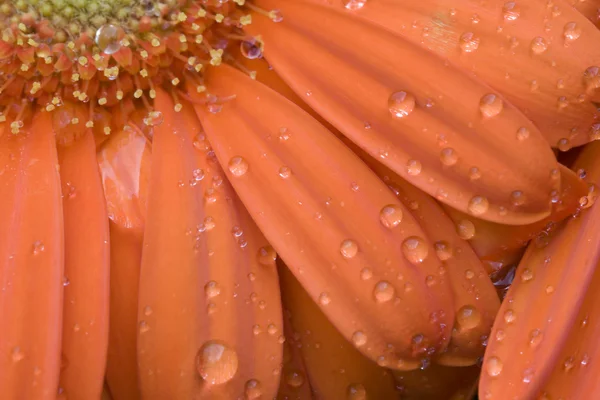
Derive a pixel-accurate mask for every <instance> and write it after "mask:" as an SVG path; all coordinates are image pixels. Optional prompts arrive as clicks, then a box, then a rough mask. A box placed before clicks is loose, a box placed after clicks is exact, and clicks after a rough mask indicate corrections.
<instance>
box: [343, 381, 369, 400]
mask: <svg viewBox="0 0 600 400" xmlns="http://www.w3.org/2000/svg"><path fill="white" fill-rule="evenodd" d="M346 399H347V400H367V390H366V389H365V387H364V386H363V385H361V384H360V383H353V384H351V385H349V386H348V389H347V390H346Z"/></svg>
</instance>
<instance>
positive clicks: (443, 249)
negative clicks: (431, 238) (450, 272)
mask: <svg viewBox="0 0 600 400" xmlns="http://www.w3.org/2000/svg"><path fill="white" fill-rule="evenodd" d="M433 248H434V249H435V254H436V255H437V256H438V258H439V259H440V260H442V261H446V260H449V259H451V258H452V255H453V253H454V251H453V250H452V246H450V244H449V243H448V242H445V241H443V240H440V241H437V242H435V243H434V244H433Z"/></svg>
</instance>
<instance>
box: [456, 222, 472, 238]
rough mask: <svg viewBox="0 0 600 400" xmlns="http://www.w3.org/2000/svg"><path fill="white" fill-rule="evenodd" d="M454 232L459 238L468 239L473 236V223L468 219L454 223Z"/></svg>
mask: <svg viewBox="0 0 600 400" xmlns="http://www.w3.org/2000/svg"><path fill="white" fill-rule="evenodd" d="M456 232H457V233H458V236H459V237H460V238H461V239H465V240H469V239H471V238H473V236H475V225H474V224H473V223H472V222H471V221H469V220H468V219H463V220H460V221H459V222H458V224H457V225H456Z"/></svg>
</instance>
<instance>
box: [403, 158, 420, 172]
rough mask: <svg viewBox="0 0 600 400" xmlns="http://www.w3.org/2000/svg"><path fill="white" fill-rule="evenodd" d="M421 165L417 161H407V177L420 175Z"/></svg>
mask: <svg viewBox="0 0 600 400" xmlns="http://www.w3.org/2000/svg"><path fill="white" fill-rule="evenodd" d="M421 169H422V165H421V162H420V161H417V160H408V162H407V163H406V172H408V174H409V175H412V176H417V175H419V174H420V173H421Z"/></svg>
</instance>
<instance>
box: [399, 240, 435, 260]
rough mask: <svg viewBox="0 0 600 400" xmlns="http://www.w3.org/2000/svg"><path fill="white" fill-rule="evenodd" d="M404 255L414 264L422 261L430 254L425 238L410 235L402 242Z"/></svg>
mask: <svg viewBox="0 0 600 400" xmlns="http://www.w3.org/2000/svg"><path fill="white" fill-rule="evenodd" d="M402 252H403V253H404V257H406V259H407V260H408V261H410V262H411V263H413V264H420V263H422V262H423V261H424V260H425V259H426V258H427V255H428V254H429V248H428V246H427V243H426V242H425V240H423V239H422V238H420V237H418V236H410V237H408V238H406V239H405V240H404V241H403V242H402Z"/></svg>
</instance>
